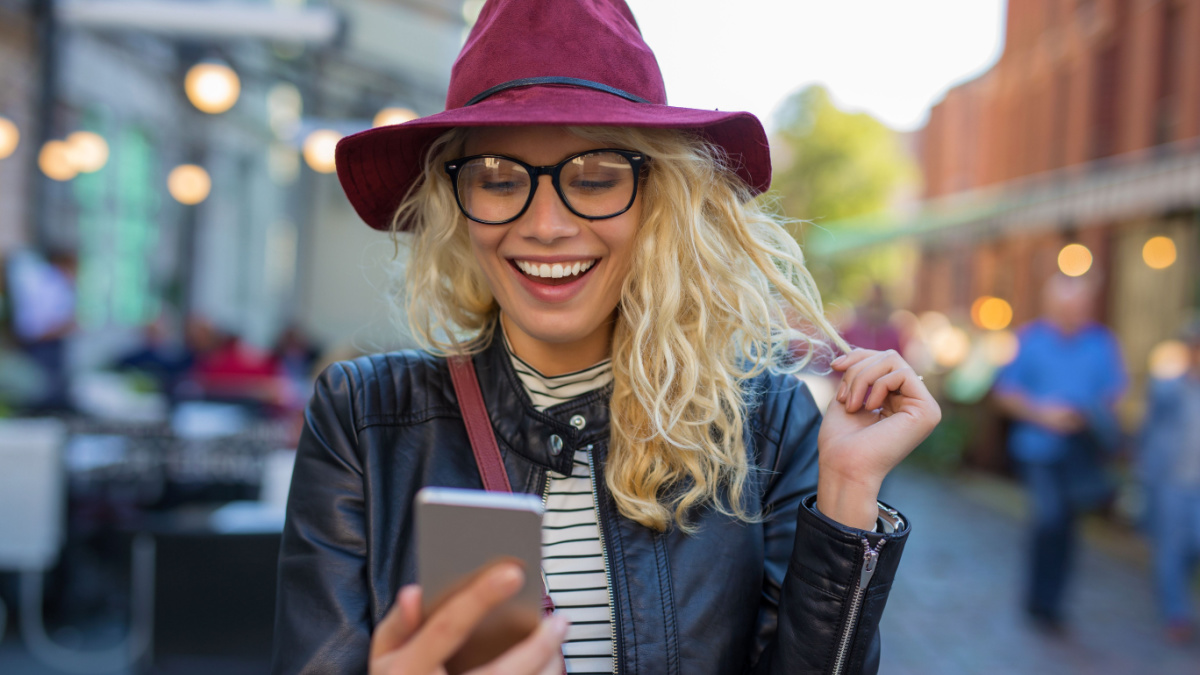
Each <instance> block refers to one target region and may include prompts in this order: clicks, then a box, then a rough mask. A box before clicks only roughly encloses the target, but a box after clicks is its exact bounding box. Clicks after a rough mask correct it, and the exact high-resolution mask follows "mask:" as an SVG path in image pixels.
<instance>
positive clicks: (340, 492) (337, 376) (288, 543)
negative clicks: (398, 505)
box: [271, 364, 371, 675]
mask: <svg viewBox="0 0 1200 675" xmlns="http://www.w3.org/2000/svg"><path fill="white" fill-rule="evenodd" d="M352 368H353V367H352V366H350V365H348V364H334V365H332V366H330V367H329V368H328V369H327V370H326V371H325V372H324V373H322V375H321V377H320V378H318V380H317V384H316V390H315V392H314V394H313V398H312V400H311V401H310V402H309V405H308V409H307V410H306V411H305V420H304V430H303V432H302V433H301V436H300V444H299V447H298V448H297V452H296V466H295V470H294V472H293V474H292V486H291V491H290V492H289V494H288V504H287V521H286V523H285V525H284V530H283V541H282V545H281V549H280V554H279V586H278V594H277V600H276V606H275V644H274V654H273V658H272V668H271V672H272V673H276V674H278V675H283V674H288V675H291V674H293V673H304V674H315V673H330V674H332V673H338V674H339V675H341V674H344V673H366V672H367V663H366V661H365V660H363V662H362V663H355V662H353V661H354V660H357V659H362V656H361V655H363V654H367V653H368V652H369V649H370V639H371V637H370V620H369V617H370V614H369V612H370V608H369V606H368V598H370V597H371V595H370V593H369V592H368V589H367V584H366V574H365V569H366V540H365V534H364V532H365V529H364V527H365V525H364V511H363V503H364V502H363V470H362V463H361V461H360V458H359V455H358V453H357V439H356V433H355V428H354V413H353V403H352V401H353V380H352V379H351V377H350V376H349V372H350V370H352ZM348 659H350V661H348Z"/></svg>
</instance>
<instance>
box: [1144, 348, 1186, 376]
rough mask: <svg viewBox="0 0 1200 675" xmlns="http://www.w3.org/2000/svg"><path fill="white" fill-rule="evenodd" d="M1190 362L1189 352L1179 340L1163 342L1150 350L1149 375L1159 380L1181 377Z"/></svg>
mask: <svg viewBox="0 0 1200 675" xmlns="http://www.w3.org/2000/svg"><path fill="white" fill-rule="evenodd" d="M1191 362H1192V355H1191V350H1189V349H1188V346H1187V345H1186V344H1184V343H1182V342H1180V341H1179V340H1164V341H1162V342H1160V343H1158V344H1157V345H1155V346H1154V349H1152V350H1150V374H1151V375H1153V376H1154V377H1156V378H1158V379H1160V380H1170V379H1174V378H1176V377H1179V376H1181V375H1183V374H1184V373H1186V372H1187V370H1188V367H1189V366H1190V365H1191Z"/></svg>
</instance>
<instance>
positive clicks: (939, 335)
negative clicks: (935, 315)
mask: <svg viewBox="0 0 1200 675" xmlns="http://www.w3.org/2000/svg"><path fill="white" fill-rule="evenodd" d="M929 349H930V351H932V352H933V360H934V361H935V362H937V364H938V365H939V366H942V367H943V368H953V367H955V366H957V365H959V364H960V363H962V362H963V361H964V360H966V358H967V355H968V354H970V353H971V336H969V335H967V331H965V330H963V329H961V328H958V327H957V326H950V325H947V326H944V327H942V328H940V329H938V330H937V331H936V332H934V333H933V334H932V335H930V336H929Z"/></svg>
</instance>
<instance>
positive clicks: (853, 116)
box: [771, 85, 918, 307]
mask: <svg viewBox="0 0 1200 675" xmlns="http://www.w3.org/2000/svg"><path fill="white" fill-rule="evenodd" d="M777 122H778V130H777V131H776V134H775V137H774V138H773V141H772V149H771V150H772V154H773V155H774V157H775V177H774V180H773V181H772V183H771V189H772V191H773V193H774V194H775V195H776V198H777V199H778V205H779V208H780V209H781V210H782V211H783V213H784V215H786V216H787V217H789V218H793V219H796V220H798V221H802V222H803V223H805V224H804V225H802V226H800V227H798V228H797V229H795V230H794V231H793V234H794V235H795V236H796V237H797V239H799V240H800V243H801V244H805V243H806V241H805V240H806V239H807V240H809V241H808V242H807V243H808V244H812V243H813V242H812V239H813V236H814V235H815V236H820V237H825V238H829V239H839V240H842V241H845V240H847V239H848V238H850V239H853V238H855V237H856V236H860V235H862V234H863V233H867V232H870V231H874V230H877V229H879V228H881V227H886V226H887V225H886V223H888V222H889V221H892V220H893V219H889V218H887V217H886V212H887V211H888V210H889V208H891V207H893V206H894V203H895V199H896V197H897V196H898V195H899V194H900V193H901V191H902V190H904V189H905V188H911V187H912V186H913V185H914V183H915V180H916V177H917V175H918V173H917V168H916V166H915V165H914V163H913V161H912V160H911V159H910V158H909V156H908V154H907V153H906V152H905V150H904V148H903V147H902V146H901V144H900V142H899V139H898V137H897V134H896V132H894V131H892V130H891V129H889V128H888V127H886V126H884V125H883V123H881V122H880V121H879V120H876V119H875V118H874V117H871V116H870V115H868V114H866V113H850V112H846V111H844V110H841V109H839V108H838V107H837V106H836V105H834V102H833V100H832V98H831V97H830V95H829V92H828V91H827V90H826V89H825V88H824V87H822V86H820V85H814V86H810V87H808V88H806V89H803V90H801V91H799V92H797V93H795V94H793V95H792V96H791V98H789V99H788V100H787V101H786V102H785V103H784V104H783V106H782V108H781V110H780V112H779V114H778V117H777ZM874 216H878V217H874ZM805 249H806V251H808V252H810V253H811V251H809V249H811V246H805ZM906 265H907V262H906V257H905V255H904V253H903V251H901V250H900V249H897V248H895V247H886V248H873V249H870V250H862V251H857V252H855V253H853V254H850V255H840V256H837V257H836V258H834V259H830V258H828V257H825V256H819V255H818V256H812V255H811V254H810V255H809V257H808V266H809V269H810V270H811V271H812V273H813V275H814V276H815V277H816V279H817V283H818V286H819V287H820V288H821V291H822V294H823V295H824V296H825V299H826V300H827V301H828V302H829V303H830V304H831V305H833V306H835V307H837V306H850V305H853V304H856V303H857V302H859V301H860V300H861V299H862V298H863V297H864V296H865V294H866V292H867V290H869V289H870V288H871V287H872V286H874V285H875V284H883V285H884V286H887V287H889V288H892V289H893V290H895V289H896V286H897V285H898V284H897V283H896V282H902V281H903V279H902V278H901V277H903V276H904V275H905V271H904V270H905V266H906ZM899 285H900V286H903V284H902V283H900V284H899Z"/></svg>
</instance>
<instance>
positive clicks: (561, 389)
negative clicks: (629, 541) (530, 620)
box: [509, 351, 613, 675]
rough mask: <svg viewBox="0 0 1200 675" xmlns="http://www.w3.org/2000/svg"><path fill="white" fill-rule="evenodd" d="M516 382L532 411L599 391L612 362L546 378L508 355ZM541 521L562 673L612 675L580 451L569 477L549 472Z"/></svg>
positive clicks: (603, 581)
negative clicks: (560, 632)
mask: <svg viewBox="0 0 1200 675" xmlns="http://www.w3.org/2000/svg"><path fill="white" fill-rule="evenodd" d="M509 355H510V356H511V357H512V363H513V367H514V368H516V370H517V376H518V377H519V378H520V380H521V384H522V385H524V387H525V391H526V392H527V393H528V394H529V398H530V400H532V401H533V405H534V407H536V408H537V409H538V410H545V409H546V408H548V407H550V406H554V405H558V404H559V403H562V402H564V401H569V400H571V399H572V398H575V397H577V396H581V395H583V394H586V393H587V392H590V391H593V390H595V389H599V388H600V387H603V386H604V385H606V384H608V383H609V382H611V381H612V362H611V361H608V360H606V361H602V362H601V363H598V364H596V365H594V366H592V367H591V368H587V369H585V370H580V371H578V372H574V373H568V374H566V375H556V376H554V377H547V376H545V375H542V374H541V373H539V372H538V371H537V370H536V369H534V368H533V366H530V365H529V364H528V363H525V362H524V361H522V360H521V359H519V358H517V357H516V355H514V354H512V352H511V351H510V352H509ZM549 477H550V492H549V496H548V497H547V498H546V515H545V518H544V519H543V520H542V571H544V572H545V573H546V583H547V585H548V586H549V587H550V599H551V600H553V601H554V607H555V611H556V612H558V613H560V614H563V615H564V616H566V617H567V618H568V619H570V620H571V628H570V630H568V631H567V638H566V640H565V641H564V642H563V656H564V657H565V660H566V665H567V672H568V673H597V674H601V675H603V674H604V673H611V672H613V644H612V625H611V623H610V622H611V610H610V607H611V599H610V597H609V589H608V582H607V576H606V575H605V573H604V557H603V556H604V554H603V548H602V545H601V542H600V529H599V526H598V525H597V521H596V501H595V496H594V494H593V492H592V472H591V468H590V466H589V464H588V453H587V451H586V450H578V451H576V452H575V463H574V466H573V467H572V470H571V475H569V476H563V475H560V474H557V473H555V472H553V471H552V472H550V474H549Z"/></svg>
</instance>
